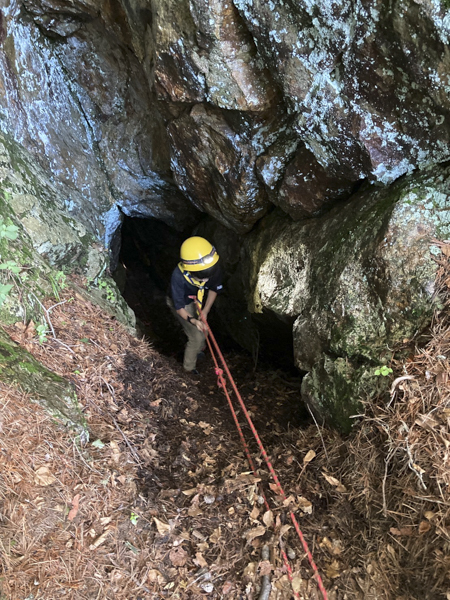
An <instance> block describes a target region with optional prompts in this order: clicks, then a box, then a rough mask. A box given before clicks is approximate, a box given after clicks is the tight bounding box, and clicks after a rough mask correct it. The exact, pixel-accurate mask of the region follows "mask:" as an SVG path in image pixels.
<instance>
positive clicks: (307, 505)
mask: <svg viewBox="0 0 450 600" xmlns="http://www.w3.org/2000/svg"><path fill="white" fill-rule="evenodd" d="M297 506H298V507H299V509H300V510H301V511H302V512H304V513H305V514H307V515H311V514H312V511H313V506H312V504H311V502H310V501H309V500H307V499H306V498H303V496H298V497H297Z"/></svg>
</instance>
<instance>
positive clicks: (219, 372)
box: [197, 301, 328, 600]
mask: <svg viewBox="0 0 450 600" xmlns="http://www.w3.org/2000/svg"><path fill="white" fill-rule="evenodd" d="M197 308H198V311H199V315H200V318H201V320H202V322H203V324H204V325H205V326H206V328H207V333H208V335H207V336H206V341H207V343H208V347H209V349H210V352H211V355H212V356H213V359H214V363H215V366H216V375H218V379H219V381H220V386H219V387H222V388H223V389H224V392H225V395H226V397H227V400H228V404H229V406H230V409H231V412H232V414H233V419H234V422H235V423H236V426H237V429H238V432H239V435H240V437H241V441H242V442H243V446H244V450H245V454H246V456H247V460H248V461H249V465H250V468H251V469H252V471H253V473H254V474H256V469H255V467H254V463H253V460H252V458H251V455H250V451H249V449H248V445H247V443H246V441H245V438H244V435H243V433H242V428H241V426H240V425H239V423H238V419H237V415H236V411H235V410H234V407H233V404H232V402H231V399H230V397H229V394H228V390H227V387H226V381H225V379H224V377H223V371H222V369H219V366H218V363H217V360H216V356H215V354H214V352H213V348H212V345H211V342H210V340H212V342H213V345H214V348H215V350H216V352H217V355H218V356H219V358H220V361H221V363H222V366H223V368H224V370H225V373H226V375H227V377H228V379H229V381H230V383H231V386H232V388H233V391H234V393H235V394H236V398H237V399H238V402H239V405H240V407H241V408H242V411H243V413H244V415H245V417H246V419H247V422H248V424H249V426H250V429H251V431H252V433H253V436H254V438H255V440H256V442H257V444H258V447H259V450H260V452H261V455H262V456H263V458H264V461H265V463H266V465H267V468H268V469H269V472H270V474H271V476H272V479H273V480H274V482H275V485H276V486H277V489H278V493H279V494H280V496H281V497H282V499H283V500H286V494H285V493H284V490H283V488H282V487H281V484H280V481H279V479H278V476H277V474H276V473H275V470H274V468H273V466H272V463H271V462H270V459H269V456H268V454H267V452H266V449H265V447H264V445H263V443H262V441H261V439H260V437H259V434H258V432H257V431H256V428H255V426H254V424H253V421H252V419H251V417H250V415H249V413H248V410H247V408H246V406H245V404H244V401H243V400H242V397H241V395H240V393H239V390H238V389H237V386H236V383H235V381H234V379H233V377H232V375H231V373H230V370H229V368H228V365H227V363H226V361H225V358H224V357H223V354H222V352H221V350H220V348H219V346H218V344H217V342H216V339H215V337H214V335H213V332H212V331H211V328H210V326H209V325H208V322H207V320H206V319H205V317H204V316H203V313H202V310H201V308H200V306H199V303H198V301H197ZM263 498H264V500H265V504H266V506H267V507H268V504H267V500H266V499H265V496H264V495H263ZM289 516H290V518H291V521H292V523H293V525H294V528H295V531H296V532H297V535H298V537H299V538H300V542H301V544H302V546H303V550H304V551H305V554H306V556H307V557H308V561H309V564H310V565H311V568H312V570H313V572H314V577H315V579H316V582H317V585H318V587H319V590H320V591H321V593H322V596H323V599H324V600H328V595H327V591H326V589H325V587H324V585H323V582H322V578H321V577H320V574H319V570H318V568H317V565H316V563H315V562H314V559H313V556H312V554H311V552H310V550H309V547H308V544H307V543H306V540H305V538H304V536H303V533H302V531H301V529H300V526H299V524H298V521H297V519H296V517H295V514H294V513H293V512H292V511H289ZM282 554H283V555H284V556H283V558H284V557H286V554H285V552H284V550H282ZM286 560H287V557H286ZM287 567H288V576H289V574H292V571H291V569H290V566H289V563H287ZM289 579H290V580H291V582H292V578H291V576H289ZM294 594H295V595H296V597H299V596H298V594H297V593H296V592H295V591H294Z"/></svg>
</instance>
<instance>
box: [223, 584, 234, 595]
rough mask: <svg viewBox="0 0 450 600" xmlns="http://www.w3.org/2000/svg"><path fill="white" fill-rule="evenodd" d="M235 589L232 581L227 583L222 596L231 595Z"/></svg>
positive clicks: (224, 585)
mask: <svg viewBox="0 0 450 600" xmlns="http://www.w3.org/2000/svg"><path fill="white" fill-rule="evenodd" d="M232 589H233V583H232V582H231V581H225V583H224V584H223V588H222V594H223V595H224V596H225V595H226V594H229V593H230V592H231V591H232Z"/></svg>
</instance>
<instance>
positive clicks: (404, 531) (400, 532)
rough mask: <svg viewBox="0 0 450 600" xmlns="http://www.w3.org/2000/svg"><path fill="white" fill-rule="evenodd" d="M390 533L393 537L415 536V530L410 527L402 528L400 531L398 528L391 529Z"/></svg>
mask: <svg viewBox="0 0 450 600" xmlns="http://www.w3.org/2000/svg"><path fill="white" fill-rule="evenodd" d="M389 531H390V532H391V533H392V535H397V536H403V535H412V534H413V528H412V527H409V526H406V527H400V529H397V527H391V528H390V529H389Z"/></svg>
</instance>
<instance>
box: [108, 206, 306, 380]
mask: <svg viewBox="0 0 450 600" xmlns="http://www.w3.org/2000/svg"><path fill="white" fill-rule="evenodd" d="M190 235H196V233H194V234H193V233H192V231H181V232H180V231H176V230H175V229H173V228H171V227H169V226H168V225H166V224H165V223H163V222H162V221H159V220H157V219H144V218H130V217H125V218H124V222H123V225H122V231H121V249H120V257H119V264H118V267H117V269H116V271H115V272H114V279H115V280H116V282H117V284H118V286H119V288H120V290H121V292H122V294H123V296H124V298H125V300H126V301H127V303H128V305H129V306H130V307H131V308H132V309H133V310H134V312H135V314H136V319H137V327H138V331H139V333H140V334H142V335H144V336H145V337H146V338H148V339H149V341H151V343H152V345H153V346H154V347H155V349H157V350H158V351H159V352H161V353H163V354H165V355H167V356H172V357H176V359H177V360H178V361H181V357H182V353H183V348H184V344H185V336H184V334H183V332H182V330H181V328H180V327H179V325H178V323H177V322H176V321H175V319H174V318H173V315H172V313H171V312H170V309H169V307H168V306H167V302H166V297H167V293H168V291H169V282H170V277H171V274H172V271H173V269H174V268H175V266H176V265H177V263H178V261H179V250H180V246H181V244H182V242H183V241H184V240H185V239H186V238H187V237H189V236H190ZM198 235H201V234H198ZM210 241H211V242H212V243H215V242H214V240H210ZM220 253H221V252H220V248H219V254H220ZM223 269H224V293H223V294H222V295H221V296H220V302H216V305H219V304H221V305H222V306H224V304H227V303H228V306H233V305H235V303H236V299H233V298H231V297H229V296H228V292H227V278H228V277H230V273H229V272H228V271H227V265H223ZM218 300H219V299H218ZM231 310H232V309H231ZM220 312H221V311H220V309H218V308H217V306H215V307H214V308H213V310H212V311H211V314H210V319H209V322H210V325H211V328H212V330H213V332H214V335H215V337H216V339H217V341H218V343H219V345H220V346H221V348H222V350H223V351H224V352H237V353H243V354H245V353H246V354H248V350H245V349H244V348H242V347H241V346H239V345H238V344H237V342H236V341H234V340H233V339H232V337H231V335H229V334H228V333H227V332H226V329H227V328H226V324H225V323H224V322H223V321H221V320H220V317H219V314H218V313H220ZM228 314H229V313H228ZM246 318H247V317H246ZM248 318H250V319H252V321H253V323H254V324H255V325H256V327H257V329H258V335H259V347H258V352H257V357H254V361H255V368H264V369H273V370H280V371H281V372H283V374H284V376H285V377H288V378H289V379H292V380H294V381H295V385H299V384H300V381H301V375H302V374H301V373H300V372H299V371H298V370H297V369H296V368H295V366H294V362H293V351H292V348H293V341H292V324H291V323H284V322H282V321H280V320H279V319H278V318H277V317H276V316H275V315H272V314H266V313H264V314H262V315H250V314H249V313H248Z"/></svg>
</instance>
